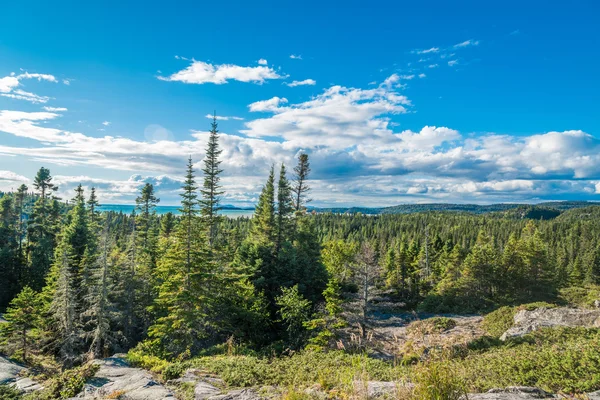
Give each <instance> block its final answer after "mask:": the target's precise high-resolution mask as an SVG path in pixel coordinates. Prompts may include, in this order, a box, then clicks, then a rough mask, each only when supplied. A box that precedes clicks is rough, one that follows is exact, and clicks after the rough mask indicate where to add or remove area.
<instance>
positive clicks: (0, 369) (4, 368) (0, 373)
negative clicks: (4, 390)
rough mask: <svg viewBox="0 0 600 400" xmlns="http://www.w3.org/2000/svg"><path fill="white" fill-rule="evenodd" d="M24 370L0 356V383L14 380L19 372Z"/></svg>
mask: <svg viewBox="0 0 600 400" xmlns="http://www.w3.org/2000/svg"><path fill="white" fill-rule="evenodd" d="M24 370H25V368H24V367H22V366H20V365H18V364H15V363H14V362H12V361H9V360H7V359H6V358H4V357H0V385H4V384H7V383H11V382H14V381H16V380H17V377H18V376H19V373H21V371H24Z"/></svg>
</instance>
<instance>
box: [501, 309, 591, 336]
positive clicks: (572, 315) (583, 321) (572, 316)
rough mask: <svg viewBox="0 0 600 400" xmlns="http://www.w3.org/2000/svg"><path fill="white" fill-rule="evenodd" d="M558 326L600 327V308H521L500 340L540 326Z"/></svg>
mask: <svg viewBox="0 0 600 400" xmlns="http://www.w3.org/2000/svg"><path fill="white" fill-rule="evenodd" d="M557 326H567V327H585V328H600V310H583V309H579V308H566V307H557V308H545V307H541V308H537V309H535V310H533V311H527V310H521V311H519V312H518V313H517V314H515V317H514V325H513V327H512V328H510V329H509V330H507V331H506V332H504V333H503V334H502V336H500V340H506V339H508V338H513V337H521V336H523V335H526V334H528V333H530V332H533V331H535V330H538V329H540V328H545V327H557Z"/></svg>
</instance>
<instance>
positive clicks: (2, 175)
mask: <svg viewBox="0 0 600 400" xmlns="http://www.w3.org/2000/svg"><path fill="white" fill-rule="evenodd" d="M0 181H11V182H22V183H27V182H29V178H27V177H25V176H23V175H19V174H16V173H14V172H12V171H6V170H0Z"/></svg>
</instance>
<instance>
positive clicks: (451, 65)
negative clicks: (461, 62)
mask: <svg viewBox="0 0 600 400" xmlns="http://www.w3.org/2000/svg"><path fill="white" fill-rule="evenodd" d="M456 64H458V60H450V61H448V66H450V67H453V66H455V65H456Z"/></svg>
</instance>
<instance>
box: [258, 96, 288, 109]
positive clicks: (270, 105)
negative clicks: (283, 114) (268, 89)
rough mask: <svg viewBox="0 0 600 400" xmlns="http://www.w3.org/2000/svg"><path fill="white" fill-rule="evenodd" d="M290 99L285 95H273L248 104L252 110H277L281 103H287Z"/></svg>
mask: <svg viewBox="0 0 600 400" xmlns="http://www.w3.org/2000/svg"><path fill="white" fill-rule="evenodd" d="M287 102H288V100H287V99H286V98H285V97H283V98H279V97H273V98H271V99H269V100H261V101H256V102H254V103H252V104H250V105H249V106H248V108H249V109H250V111H253V112H256V111H275V110H277V108H278V107H279V106H280V105H281V104H285V103H287Z"/></svg>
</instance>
